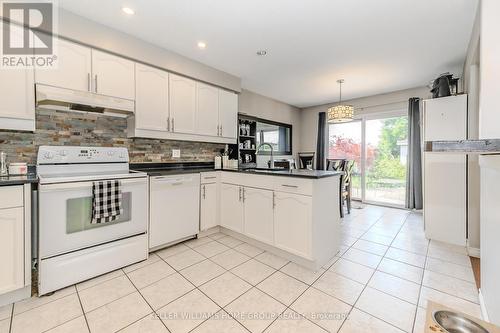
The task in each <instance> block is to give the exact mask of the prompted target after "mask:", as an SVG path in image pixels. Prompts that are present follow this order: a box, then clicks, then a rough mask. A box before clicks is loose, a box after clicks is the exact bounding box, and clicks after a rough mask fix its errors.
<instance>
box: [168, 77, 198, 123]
mask: <svg viewBox="0 0 500 333" xmlns="http://www.w3.org/2000/svg"><path fill="white" fill-rule="evenodd" d="M169 81H170V85H169V91H170V94H169V95H170V98H169V105H170V123H171V126H170V130H171V131H172V132H176V133H195V130H196V82H195V81H193V80H191V79H188V78H185V77H182V76H178V75H174V74H170V80H169Z"/></svg>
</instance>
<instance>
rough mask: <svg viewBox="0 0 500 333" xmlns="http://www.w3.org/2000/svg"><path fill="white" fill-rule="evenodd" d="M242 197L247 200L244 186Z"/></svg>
mask: <svg viewBox="0 0 500 333" xmlns="http://www.w3.org/2000/svg"><path fill="white" fill-rule="evenodd" d="M242 198H243V202H245V188H244V187H243V196H242Z"/></svg>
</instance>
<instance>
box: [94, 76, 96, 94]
mask: <svg viewBox="0 0 500 333" xmlns="http://www.w3.org/2000/svg"><path fill="white" fill-rule="evenodd" d="M94 90H95V93H96V94H97V74H96V75H95V77H94Z"/></svg>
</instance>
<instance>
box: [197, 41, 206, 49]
mask: <svg viewBox="0 0 500 333" xmlns="http://www.w3.org/2000/svg"><path fill="white" fill-rule="evenodd" d="M198 48H200V49H202V50H204V49H206V48H207V43H205V42H198Z"/></svg>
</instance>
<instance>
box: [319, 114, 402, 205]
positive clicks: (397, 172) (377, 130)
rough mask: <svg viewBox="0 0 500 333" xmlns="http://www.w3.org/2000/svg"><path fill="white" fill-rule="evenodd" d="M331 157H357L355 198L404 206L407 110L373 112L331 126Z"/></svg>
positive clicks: (354, 179)
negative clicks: (385, 112) (357, 118)
mask: <svg viewBox="0 0 500 333" xmlns="http://www.w3.org/2000/svg"><path fill="white" fill-rule="evenodd" d="M329 139H330V140H329V151H328V158H331V159H338V158H344V159H348V160H354V161H355V164H354V171H353V183H352V184H353V189H352V196H353V198H357V199H360V200H362V201H364V202H371V203H378V204H386V205H390V206H404V203H405V195H406V162H407V161H406V160H407V149H408V118H407V116H406V115H405V113H404V112H399V113H391V114H390V115H388V114H381V115H370V116H365V117H362V118H360V119H359V120H356V121H353V122H350V123H342V124H330V125H329Z"/></svg>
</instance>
